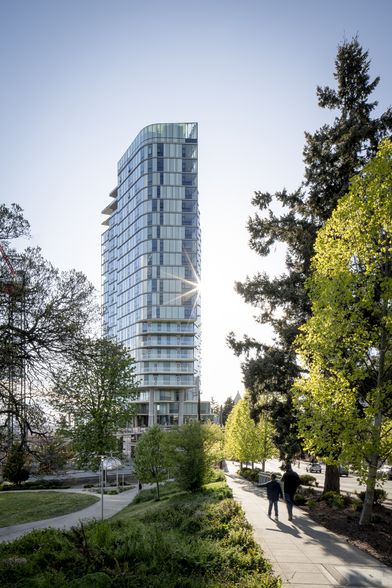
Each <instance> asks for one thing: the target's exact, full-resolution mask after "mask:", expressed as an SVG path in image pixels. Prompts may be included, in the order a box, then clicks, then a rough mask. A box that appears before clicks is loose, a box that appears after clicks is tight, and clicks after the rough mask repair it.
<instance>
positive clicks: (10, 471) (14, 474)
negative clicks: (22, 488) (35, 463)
mask: <svg viewBox="0 0 392 588" xmlns="http://www.w3.org/2000/svg"><path fill="white" fill-rule="evenodd" d="M25 464H26V451H25V449H24V447H23V445H22V443H18V444H16V445H13V446H12V449H11V452H10V453H9V455H8V457H7V463H6V464H5V466H4V468H3V479H4V480H7V481H8V482H12V483H13V484H20V483H21V482H25V481H26V480H27V479H28V477H29V470H28V469H27V468H26V467H25Z"/></svg>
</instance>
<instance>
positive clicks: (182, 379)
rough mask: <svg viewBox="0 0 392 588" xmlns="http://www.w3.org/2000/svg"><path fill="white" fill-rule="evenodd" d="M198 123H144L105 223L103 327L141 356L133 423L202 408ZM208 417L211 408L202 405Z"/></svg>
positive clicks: (170, 419)
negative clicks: (198, 400)
mask: <svg viewBox="0 0 392 588" xmlns="http://www.w3.org/2000/svg"><path fill="white" fill-rule="evenodd" d="M197 164H198V143H197V123H170V124H155V125H150V126H148V127H145V128H144V129H143V130H142V131H140V133H139V134H138V135H137V137H136V138H135V140H134V141H133V143H132V144H131V146H130V147H129V148H128V149H127V151H126V152H125V153H124V155H123V156H122V157H121V159H120V161H119V162H118V169H117V174H118V182H117V187H116V188H115V189H114V190H113V191H112V192H111V193H110V197H111V198H112V201H111V202H110V204H109V205H108V206H107V207H106V208H105V209H104V211H103V214H106V215H109V216H108V218H107V219H106V220H105V221H104V222H103V223H102V224H103V225H105V226H107V227H108V228H107V230H106V231H105V232H104V233H103V235H102V303H103V308H104V314H103V328H104V331H108V332H109V334H110V335H112V336H115V337H116V338H117V340H118V341H121V342H122V343H123V344H124V345H126V346H127V347H128V348H129V349H130V350H131V353H132V355H133V357H134V358H135V361H136V371H137V378H138V380H139V389H140V393H139V399H138V400H137V417H136V422H135V423H133V426H134V427H146V426H149V425H152V424H153V423H154V422H156V423H158V424H161V425H171V424H176V423H178V424H181V423H182V422H183V421H184V420H186V419H187V418H196V417H197V414H198V403H197V399H198V392H199V389H200V296H199V283H200V246H201V232H200V215H199V204H198V173H197V172H198V167H197ZM200 408H201V416H202V417H203V416H206V415H208V413H209V412H210V410H209V403H208V402H202V403H201V407H200Z"/></svg>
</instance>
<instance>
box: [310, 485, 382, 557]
mask: <svg viewBox="0 0 392 588" xmlns="http://www.w3.org/2000/svg"><path fill="white" fill-rule="evenodd" d="M317 498H318V496H317V495H315V496H314V500H315V506H314V507H313V508H312V509H310V508H309V507H308V506H299V508H300V509H301V510H302V511H304V512H306V513H307V514H308V516H309V518H311V519H312V520H313V521H315V522H316V523H318V524H319V525H321V526H323V527H325V528H326V529H328V530H329V531H332V532H333V533H335V534H336V535H338V536H339V537H341V538H342V539H345V540H346V541H348V542H349V543H351V544H352V545H355V546H356V547H358V548H359V549H361V550H362V551H364V552H365V553H368V554H369V555H371V556H372V557H374V558H375V559H377V560H378V561H380V562H381V563H383V564H385V565H386V566H388V567H390V568H392V509H391V508H390V506H384V505H374V506H373V520H374V522H372V523H370V524H369V525H363V526H360V525H359V518H360V514H361V513H360V512H357V511H356V510H354V508H353V507H352V506H349V504H350V502H352V501H351V500H350V499H347V500H346V501H345V502H346V505H345V507H344V508H340V509H339V508H337V507H335V506H329V505H328V504H327V503H326V502H324V501H320V502H318V501H317Z"/></svg>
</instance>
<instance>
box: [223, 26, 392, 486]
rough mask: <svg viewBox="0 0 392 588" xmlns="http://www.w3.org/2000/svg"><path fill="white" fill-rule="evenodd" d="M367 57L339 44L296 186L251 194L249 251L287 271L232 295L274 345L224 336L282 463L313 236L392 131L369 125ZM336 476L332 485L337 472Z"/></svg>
mask: <svg viewBox="0 0 392 588" xmlns="http://www.w3.org/2000/svg"><path fill="white" fill-rule="evenodd" d="M368 57H369V55H368V51H365V52H364V51H363V49H362V47H361V46H360V44H359V41H358V38H357V37H356V38H353V39H352V40H351V41H350V42H349V41H347V40H346V39H344V41H343V42H342V44H341V45H339V46H338V51H337V57H336V60H335V66H336V71H335V73H334V77H335V80H336V82H337V89H336V90H335V89H331V88H329V87H328V86H327V87H324V88H322V87H319V86H318V87H317V96H318V104H319V106H320V107H321V108H328V109H330V110H335V111H336V118H335V120H334V122H333V124H332V125H324V126H323V127H322V128H321V129H319V130H318V131H316V132H315V133H314V134H313V135H312V134H310V133H305V138H306V143H305V148H304V152H303V153H304V162H305V179H304V181H303V183H302V185H301V186H300V187H299V188H298V190H296V191H295V192H293V193H291V194H289V193H288V192H287V190H286V189H283V190H282V191H281V192H277V193H275V195H274V196H272V195H271V194H269V193H263V192H256V193H255V195H254V198H253V200H252V203H253V204H254V206H255V207H257V208H258V209H259V211H260V213H261V214H258V213H256V215H255V217H254V218H252V219H249V221H248V231H249V233H250V247H251V249H253V250H254V251H256V252H257V253H258V254H259V255H261V256H263V257H265V256H267V255H269V253H270V252H271V248H273V247H274V245H275V244H276V243H277V242H281V243H284V244H285V245H286V251H287V252H286V272H285V273H284V274H283V275H281V276H278V277H276V278H272V279H271V278H270V277H269V276H268V275H267V274H266V273H265V272H264V273H258V274H257V275H256V276H254V277H253V278H249V277H247V279H246V281H245V282H244V283H240V282H236V290H237V292H238V293H239V294H240V295H241V296H242V297H243V298H244V300H245V302H247V303H249V304H252V305H253V306H255V307H256V308H258V309H260V315H259V317H258V318H257V320H258V322H260V323H262V324H264V323H269V324H270V325H271V326H272V327H273V329H274V332H275V339H274V344H273V345H272V346H269V345H265V344H262V343H259V342H258V341H256V340H254V339H251V338H249V337H247V336H245V337H244V339H243V340H242V341H238V340H237V339H236V336H235V334H234V333H230V335H229V336H228V343H229V345H230V346H231V347H232V349H233V350H234V352H235V354H236V355H238V356H241V355H242V356H243V357H244V361H243V364H242V369H243V373H244V383H245V386H246V388H247V389H248V391H249V393H250V402H251V416H252V417H253V418H255V419H256V420H257V418H259V415H260V414H263V413H267V414H269V415H270V417H271V419H272V421H273V423H274V424H275V428H276V435H275V437H274V442H275V444H276V445H277V447H278V448H279V450H280V456H281V458H282V459H290V458H292V457H294V456H295V455H296V454H297V453H298V452H299V451H300V450H301V438H300V435H299V432H298V427H297V420H296V417H295V412H294V411H293V393H292V386H293V384H294V382H295V380H296V379H297V378H298V377H299V376H300V374H301V371H300V368H299V366H298V363H297V359H296V350H295V348H294V345H293V343H294V340H295V338H296V337H297V335H298V329H299V328H300V327H301V325H303V324H304V323H305V322H306V320H307V319H308V318H309V317H310V316H311V305H310V300H309V297H308V294H307V291H306V288H305V280H306V279H307V278H308V277H309V275H310V263H311V259H312V257H313V255H314V243H315V239H316V234H317V231H318V230H319V229H320V228H321V227H322V226H323V224H324V223H325V221H326V220H327V219H328V218H330V216H331V214H332V212H333V210H334V208H335V207H336V204H337V202H338V200H339V199H340V198H341V197H342V196H344V194H346V193H347V191H348V187H349V181H350V179H351V178H352V177H353V176H354V175H355V174H357V173H358V172H359V171H360V170H361V169H362V167H363V166H364V165H365V164H366V163H367V162H368V161H369V160H370V159H371V158H372V157H374V156H375V154H376V150H377V146H378V144H379V142H380V140H381V139H382V138H383V137H385V136H388V135H389V134H390V133H391V131H392V109H391V108H388V110H387V111H386V112H385V113H384V114H382V115H381V116H380V117H379V118H374V119H373V118H371V113H372V111H373V110H374V109H375V107H376V106H377V102H370V101H369V97H370V95H371V93H372V92H373V90H374V89H375V88H376V86H377V85H378V83H379V77H377V78H375V79H374V80H373V81H370V77H369V68H370V60H369V58H368ZM273 202H277V203H279V204H280V205H281V206H282V207H283V208H284V213H283V214H282V215H281V216H277V215H275V213H274V212H273V207H272V203H273ZM331 467H333V466H331ZM327 469H328V468H327ZM330 471H331V470H330ZM334 473H335V486H336V485H338V483H339V477H338V475H337V468H335V470H334Z"/></svg>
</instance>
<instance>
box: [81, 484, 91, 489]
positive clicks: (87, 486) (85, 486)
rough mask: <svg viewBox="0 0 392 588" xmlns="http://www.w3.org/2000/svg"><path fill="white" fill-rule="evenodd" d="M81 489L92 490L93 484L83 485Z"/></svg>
mask: <svg viewBox="0 0 392 588" xmlns="http://www.w3.org/2000/svg"><path fill="white" fill-rule="evenodd" d="M83 488H94V484H85V485H84V486H83Z"/></svg>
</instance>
